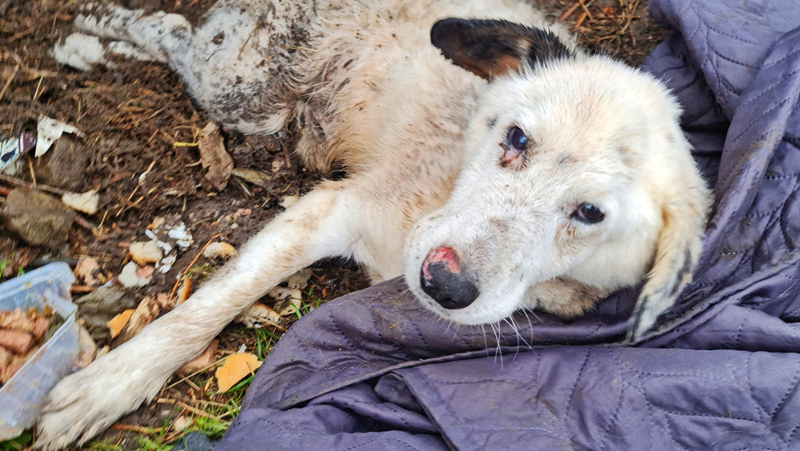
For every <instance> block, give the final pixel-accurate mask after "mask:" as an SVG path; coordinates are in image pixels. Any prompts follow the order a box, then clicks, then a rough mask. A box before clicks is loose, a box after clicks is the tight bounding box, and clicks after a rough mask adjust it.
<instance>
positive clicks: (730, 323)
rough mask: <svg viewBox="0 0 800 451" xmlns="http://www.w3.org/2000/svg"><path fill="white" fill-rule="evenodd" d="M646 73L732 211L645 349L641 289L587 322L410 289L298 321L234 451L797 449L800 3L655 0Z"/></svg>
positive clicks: (713, 230)
mask: <svg viewBox="0 0 800 451" xmlns="http://www.w3.org/2000/svg"><path fill="white" fill-rule="evenodd" d="M650 9H651V14H652V15H653V16H654V17H655V18H656V19H657V20H658V21H659V22H660V23H662V24H664V25H666V26H670V27H672V28H673V29H674V30H675V31H676V33H675V35H674V36H673V37H672V38H670V39H669V40H667V41H666V42H664V43H662V44H661V45H659V46H658V48H656V50H655V51H654V52H653V54H652V55H650V57H649V59H648V60H647V61H646V62H645V65H644V70H647V71H650V72H652V73H653V74H655V75H657V76H658V77H660V78H661V79H663V80H664V81H665V82H666V83H667V84H668V85H669V86H670V87H671V88H672V89H673V91H674V92H675V93H676V94H677V95H678V97H679V98H680V101H681V103H682V105H683V107H684V109H685V113H684V116H683V119H682V122H683V126H684V129H685V131H686V132H687V133H688V134H689V135H690V137H691V140H692V143H693V144H694V146H695V148H696V150H697V154H696V156H697V161H698V162H699V164H700V165H701V167H702V168H703V172H704V174H705V175H706V177H707V180H708V181H709V184H710V185H711V186H714V187H715V194H716V198H715V208H714V211H713V216H712V219H711V221H710V222H709V227H708V232H707V236H706V238H705V250H704V254H703V257H702V259H701V262H700V264H699V267H698V269H697V270H696V271H695V274H694V283H693V284H692V285H690V286H689V287H688V288H687V289H686V290H685V291H684V293H683V295H682V297H681V301H680V303H679V305H677V306H676V308H675V309H674V310H673V311H672V312H670V313H669V314H668V315H666V317H664V318H662V320H661V321H660V322H659V324H660V326H659V327H658V328H657V329H655V330H653V331H651V332H650V333H649V334H648V335H646V336H645V337H643V339H642V340H641V341H640V342H639V343H636V346H631V345H630V344H623V343H622V340H623V337H624V332H625V323H626V321H627V319H628V316H629V314H630V312H631V310H632V307H633V303H634V301H635V298H636V297H635V294H636V290H635V289H629V290H624V291H621V292H618V293H616V294H614V295H613V296H611V297H610V298H609V299H607V300H605V301H603V302H602V303H600V304H599V305H598V306H597V308H596V309H595V310H594V311H593V312H591V313H589V314H587V315H585V316H583V317H580V318H578V319H575V320H574V321H572V322H569V323H565V322H564V321H562V320H559V319H557V318H554V317H551V316H548V315H546V314H540V313H539V314H536V315H530V314H529V315H527V316H526V315H524V314H520V315H518V316H516V317H515V318H513V320H509V321H508V322H507V323H505V324H501V325H500V326H496V327H494V328H490V327H488V326H487V327H486V328H481V327H464V326H462V327H460V328H457V329H455V328H454V327H453V326H448V324H446V323H444V322H443V321H442V320H439V319H437V318H435V317H433V316H432V315H431V314H429V313H428V312H426V311H424V310H423V309H422V308H421V307H420V306H419V305H418V303H417V302H416V301H415V300H414V299H413V298H412V297H411V296H410V295H409V294H408V293H407V291H406V290H405V286H404V285H403V282H402V281H400V280H394V281H389V282H387V283H384V284H381V285H378V286H375V287H372V288H370V289H368V290H364V291H361V292H358V293H354V294H351V295H349V296H345V297H343V298H340V299H338V300H335V301H332V302H330V303H328V304H326V305H324V306H322V307H320V308H319V309H317V310H315V311H314V312H312V313H311V314H310V315H308V316H306V317H305V318H303V319H302V320H301V321H299V322H298V323H297V324H296V325H295V326H294V327H292V328H291V329H290V330H289V332H287V333H286V335H285V336H284V337H283V339H282V340H281V341H280V343H279V344H278V345H277V346H276V347H275V349H274V350H273V351H272V353H271V354H270V355H269V358H267V360H266V361H265V362H264V365H263V366H262V367H261V369H260V370H259V372H258V374H257V375H256V378H255V381H254V382H253V384H252V386H251V387H250V390H249V392H248V394H247V397H246V399H245V402H244V406H243V409H242V412H241V414H240V415H239V417H238V418H237V419H236V421H235V422H234V424H233V425H232V426H231V428H230V430H229V431H228V432H227V434H226V435H225V437H224V438H223V439H222V441H221V442H220V443H219V444H218V448H217V449H219V450H231V451H249V450H254V451H255V450H284V449H285V450H293V451H299V450H314V451H321V450H326V451H327V450H395V449H396V450H447V449H456V450H494V449H501V450H504V451H514V450H548V451H549V450H554V449H574V450H583V449H591V450H601V449H608V450H628V449H632V450H633V449H635V450H651V449H680V450H718V449H719V450H721V449H725V450H790V449H795V450H796V449H800V386H798V383H800V326H798V323H797V321H798V320H799V319H800V250H798V245H799V244H800V103H799V102H798V97H799V96H800V28H798V27H800V2H798V1H796V0H772V1H770V0H651V1H650Z"/></svg>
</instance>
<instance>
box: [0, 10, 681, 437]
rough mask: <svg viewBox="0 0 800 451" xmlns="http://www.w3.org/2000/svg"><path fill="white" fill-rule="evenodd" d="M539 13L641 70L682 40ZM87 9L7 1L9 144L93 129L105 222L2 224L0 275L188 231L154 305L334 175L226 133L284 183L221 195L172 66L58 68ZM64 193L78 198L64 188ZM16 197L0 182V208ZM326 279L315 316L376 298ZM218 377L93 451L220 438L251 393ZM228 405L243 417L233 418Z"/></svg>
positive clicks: (2, 75)
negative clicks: (33, 228) (45, 232)
mask: <svg viewBox="0 0 800 451" xmlns="http://www.w3.org/2000/svg"><path fill="white" fill-rule="evenodd" d="M530 1H531V2H532V3H533V4H535V5H537V6H538V7H539V8H540V9H542V10H543V11H546V12H547V14H548V16H549V17H551V18H552V20H562V21H563V22H564V23H565V24H567V25H568V26H569V27H570V28H571V29H572V30H573V31H575V32H576V33H577V34H578V35H579V36H580V39H581V42H582V43H583V44H584V45H586V46H588V47H589V48H591V49H592V50H594V51H597V52H604V53H608V54H611V55H614V56H616V57H618V58H621V59H623V60H625V61H627V62H629V63H630V64H633V65H639V64H641V62H642V61H643V60H644V58H645V56H646V55H647V54H648V53H649V52H650V51H651V50H652V49H653V47H654V46H655V44H656V43H657V42H659V41H661V40H663V39H664V38H665V37H666V36H667V35H668V32H667V31H665V30H662V29H660V28H659V27H658V26H657V25H655V24H654V23H653V22H652V20H651V19H650V18H649V16H648V15H647V0H580V1H575V0H563V1H562V0H530ZM120 3H122V4H123V5H124V6H126V7H129V8H143V9H146V10H148V11H156V10H164V11H167V12H171V13H178V14H182V15H184V16H186V17H187V18H188V19H189V21H191V22H192V23H193V24H198V23H200V21H201V18H202V15H203V14H204V12H205V11H206V10H207V9H208V8H209V7H210V6H211V5H212V4H213V0H127V1H126V0H122V1H121V2H120ZM75 6H76V3H75V2H74V1H72V0H68V1H62V0H0V138H2V137H3V136H5V137H11V136H14V135H15V134H16V133H18V132H19V131H20V130H22V129H25V128H26V127H30V126H31V124H35V123H36V120H37V118H38V117H39V116H40V115H44V116H49V117H52V118H55V119H58V120H61V121H64V122H66V123H68V124H71V125H74V126H76V127H77V128H79V129H80V130H81V131H82V132H83V133H84V135H85V136H84V137H83V139H82V140H78V141H79V155H77V156H76V161H78V162H79V166H77V169H73V170H72V171H71V173H72V177H71V178H72V180H71V181H69V183H68V184H71V186H70V187H69V188H68V189H70V190H71V191H76V192H83V191H86V190H89V189H96V190H98V192H99V193H100V199H101V200H100V209H99V211H98V213H96V214H94V215H91V216H87V215H81V219H82V220H81V221H79V222H80V224H76V225H75V226H73V228H72V229H71V231H70V234H69V242H68V244H67V245H64V246H61V247H58V248H55V249H48V248H32V247H29V246H28V245H26V243H24V242H22V241H21V240H18V239H17V238H16V237H14V236H11V234H10V233H9V232H8V230H7V229H6V228H4V227H3V226H2V225H0V262H2V261H7V262H8V263H7V264H6V270H5V271H4V272H3V276H0V277H4V278H5V279H7V278H9V277H13V276H15V275H17V274H19V273H21V272H24V271H29V270H31V269H33V268H35V267H37V266H41V265H42V264H46V263H48V262H51V261H67V262H69V263H71V264H73V265H74V263H75V262H77V261H78V260H79V259H81V258H84V257H87V256H91V257H93V258H95V259H96V260H97V261H98V262H100V264H101V265H102V267H103V269H104V270H105V271H106V272H107V273H108V274H119V271H120V269H121V267H122V266H123V264H124V263H125V262H126V255H127V246H128V245H129V244H130V243H131V242H133V241H137V240H139V241H144V240H146V238H145V237H144V235H143V232H144V230H145V229H146V228H147V226H148V225H149V224H151V223H152V222H153V220H154V219H155V218H157V217H167V218H170V217H171V218H178V219H180V220H182V221H184V222H185V223H186V225H187V226H188V228H189V229H190V230H191V233H192V234H193V236H194V244H193V245H192V247H190V248H189V249H187V250H186V251H184V252H182V253H181V254H179V258H178V260H177V262H176V263H175V265H174V266H173V269H172V270H171V271H170V272H168V273H167V274H160V273H157V275H156V276H155V278H154V280H153V282H152V283H151V284H149V285H148V286H146V287H145V288H142V289H140V290H138V291H136V293H135V295H136V296H137V298H138V299H141V298H143V297H144V296H152V295H155V294H157V293H164V292H169V291H170V290H171V288H172V286H173V284H174V283H175V280H176V276H177V275H178V274H180V273H181V272H182V271H184V270H185V269H187V268H188V267H189V265H190V263H191V262H192V260H193V259H194V258H195V257H196V256H197V255H198V253H199V252H200V250H201V248H202V247H203V245H204V244H205V243H207V242H208V241H209V240H210V239H211V238H212V237H213V236H215V235H217V234H220V236H221V239H223V240H225V241H227V242H229V243H231V244H233V245H234V246H235V247H237V248H238V247H240V246H241V245H242V244H244V242H245V241H246V240H247V239H248V238H249V237H250V236H251V235H253V234H254V233H256V232H257V231H258V230H259V228H260V226H261V225H262V224H264V223H265V222H266V221H268V220H269V219H270V218H272V217H274V216H275V215H276V214H278V213H280V212H281V211H283V208H282V207H281V206H280V202H281V200H282V199H283V198H284V197H285V196H289V195H297V194H299V195H302V194H303V193H305V192H308V191H309V190H310V189H311V188H312V187H313V186H314V185H315V184H316V183H317V182H318V181H319V180H321V178H322V175H321V174H317V173H314V172H311V171H307V170H306V169H304V168H302V167H301V166H300V165H299V163H298V161H297V159H296V158H295V157H293V156H292V152H291V150H292V148H293V146H294V142H295V136H294V134H293V133H292V131H291V130H287V131H285V132H284V133H282V134H280V135H276V136H243V135H240V134H237V133H235V132H232V131H229V130H223V135H224V137H225V145H226V148H227V150H228V152H229V153H230V155H231V157H232V158H233V162H234V166H235V167H236V168H252V169H258V170H261V171H264V172H266V173H269V174H271V175H272V179H271V182H270V184H269V185H268V186H266V187H259V186H254V185H251V184H248V183H246V182H244V181H241V180H238V179H236V178H233V179H231V182H230V183H229V184H228V187H227V188H226V189H224V190H222V191H220V192H217V191H216V190H215V189H213V188H212V186H211V185H210V184H209V183H208V182H206V181H205V180H204V179H203V172H204V171H203V169H202V168H201V167H200V165H199V163H198V162H199V156H198V152H197V147H196V146H193V144H194V143H196V142H197V134H198V132H199V130H200V129H202V128H203V127H204V126H205V125H206V124H207V123H208V122H209V118H208V116H207V115H206V114H205V113H204V112H203V111H201V110H198V109H196V108H195V106H194V105H193V104H192V101H191V100H190V99H189V98H188V97H187V95H186V94H185V93H184V90H183V82H182V81H181V79H180V78H179V77H178V76H177V75H175V74H173V73H172V72H170V70H169V69H168V68H167V67H165V66H163V65H160V64H156V63H140V62H127V61H119V62H118V63H117V65H118V67H117V68H116V69H113V70H112V69H103V68H97V69H94V70H92V71H89V72H80V71H76V70H73V69H71V68H68V67H62V66H59V65H57V64H56V62H55V61H54V59H53V58H52V56H51V54H50V52H51V49H52V47H53V45H54V44H55V43H56V42H58V41H59V40H63V39H64V38H65V37H66V36H68V35H69V34H70V33H71V32H73V31H74V29H73V27H72V24H71V22H72V19H73V17H74V13H75ZM64 164H67V163H64ZM46 165H47V162H46V161H45V162H43V161H35V160H33V159H32V158H31V161H25V164H24V168H23V170H22V171H21V172H20V173H19V174H18V175H16V176H15V177H17V178H19V179H22V180H25V181H28V182H34V181H37V182H38V183H42V180H47V181H50V180H52V177H48V174H47V172H48V169H47V168H46ZM145 173H146V175H144V176H143V174H145ZM34 177H37V180H34ZM45 183H47V182H45ZM50 183H51V184H53V185H57V184H59V183H60V184H61V185H62V186H61V187H64V184H63V183H61V182H59V183H55V182H50ZM11 188H13V186H12V185H11V184H9V183H8V182H7V181H6V182H4V181H3V180H0V205H2V203H3V202H4V201H5V196H7V195H8V192H9V190H10V189H11ZM248 211H249V213H248ZM237 212H238V214H237ZM242 213H245V214H242ZM234 218H235V219H234ZM220 264H221V263H220V262H218V261H212V260H207V259H205V258H204V257H200V258H199V259H198V260H197V262H196V263H195V264H194V267H196V269H197V270H196V271H193V272H194V279H195V281H196V282H202V280H203V278H204V277H206V276H207V275H208V274H209V273H211V272H213V270H214V268H216V267H218V266H219V265H220ZM0 271H2V270H0ZM313 274H314V275H313V277H312V278H311V279H310V283H309V285H308V286H307V287H306V288H305V290H304V301H305V303H306V304H307V306H310V307H313V306H314V305H318V304H319V303H320V302H325V301H328V300H330V299H333V298H335V297H337V296H340V295H342V294H344V293H347V292H351V291H354V290H357V289H361V288H364V287H366V286H367V279H366V277H365V276H364V274H363V273H362V272H361V271H360V270H359V268H358V267H357V266H355V265H353V264H352V263H348V262H322V263H320V264H318V265H316V266H315V267H314V271H313ZM5 279H4V280H5ZM77 291H80V290H77ZM77 295H78V294H77V293H76V296H77ZM267 303H268V304H270V305H272V304H273V302H272V301H267ZM298 316H299V315H298ZM296 318H297V316H293V317H292V318H285V319H284V322H283V323H282V325H283V326H284V327H288V326H290V325H291V323H292V322H293V320H294V319H296ZM273 334H274V335H273ZM280 334H281V331H280V330H279V329H277V328H273V329H271V330H270V335H269V337H268V339H266V341H264V335H263V334H257V333H254V331H253V330H250V329H245V328H243V327H242V326H231V327H229V328H227V329H226V330H225V331H224V332H223V334H222V335H221V337H220V348H219V349H220V351H219V352H218V357H220V356H224V355H227V354H230V353H232V352H235V351H236V350H238V349H239V348H240V346H241V345H242V344H244V345H245V346H247V348H248V349H249V350H254V349H256V348H257V347H258V346H259V345H264V346H267V347H269V346H271V345H272V344H274V342H275V341H276V340H277V339H278V337H279V336H280ZM259 340H261V342H260V341H259ZM104 344H105V343H99V345H100V346H103V345H104ZM212 374H213V372H212V371H207V372H205V373H201V374H199V375H196V376H194V377H192V378H191V379H190V380H189V381H183V382H180V381H179V380H178V379H175V380H173V381H171V382H170V383H169V384H168V386H170V385H172V386H171V387H170V388H168V389H165V390H164V391H163V392H162V393H161V394H160V395H159V396H158V397H157V399H158V400H159V401H157V402H154V403H152V404H151V405H149V406H144V407H142V408H141V409H139V410H138V411H137V412H135V413H133V414H131V415H129V416H128V417H126V418H123V419H122V420H120V422H119V424H118V425H116V426H115V427H114V428H112V429H111V430H109V431H108V432H106V433H104V434H103V435H101V436H100V437H99V438H98V439H97V440H96V441H95V442H92V443H90V444H89V445H86V447H89V448H92V449H113V450H119V449H125V450H129V449H155V448H159V449H160V448H169V447H170V446H171V445H172V444H173V443H174V441H175V440H177V439H178V438H179V437H180V436H181V435H182V434H183V431H181V430H179V429H178V428H176V427H174V426H173V420H174V419H175V418H177V417H178V416H181V415H184V416H189V417H191V418H194V419H195V421H194V424H195V428H196V429H199V430H202V431H204V432H206V433H209V434H211V435H219V434H220V433H221V431H222V429H224V426H225V425H226V424H227V423H228V422H229V421H230V420H231V417H232V416H233V415H235V413H236V409H237V408H238V402H239V401H240V399H241V393H243V391H244V390H243V389H241V390H238V391H237V392H236V393H234V394H219V393H217V392H216V387H215V383H214V382H213V378H212V377H211V376H212ZM176 381H178V383H175V382H176ZM186 406H189V408H187V407H186ZM209 406H216V407H219V409H216V410H214V409H210V408H209ZM225 406H228V407H230V409H232V410H230V409H228V410H229V411H226V408H228V407H225ZM198 412H200V413H198ZM209 412H213V413H209ZM201 418H205V419H211V420H213V421H215V422H216V421H219V424H221V425H222V426H220V427H218V428H217V429H214V428H213V427H199V426H198V421H197V419H201ZM215 424H216V423H215ZM206 426H207V425H206ZM191 429H192V428H188V429H186V430H191ZM211 429H214V430H211Z"/></svg>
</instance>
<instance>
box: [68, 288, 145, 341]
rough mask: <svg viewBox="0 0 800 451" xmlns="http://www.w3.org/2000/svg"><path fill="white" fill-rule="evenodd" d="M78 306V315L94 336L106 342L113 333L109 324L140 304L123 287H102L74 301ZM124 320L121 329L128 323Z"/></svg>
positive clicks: (97, 339)
mask: <svg viewBox="0 0 800 451" xmlns="http://www.w3.org/2000/svg"><path fill="white" fill-rule="evenodd" d="M73 302H74V303H75V304H76V305H77V306H78V315H79V316H80V318H81V319H82V320H83V321H84V322H85V324H86V328H87V329H88V330H89V334H91V336H92V338H93V339H95V340H96V341H98V342H101V343H102V342H106V341H108V339H109V338H111V335H110V333H109V330H108V324H109V322H111V321H112V320H113V319H114V318H115V317H116V316H117V315H119V314H120V313H122V312H124V311H126V310H131V313H133V309H135V308H136V306H137V305H138V304H139V302H138V301H137V300H136V298H135V297H134V295H133V294H132V293H129V292H128V291H126V290H125V289H124V288H121V287H114V286H109V287H100V288H98V289H97V290H96V291H94V292H92V293H89V294H87V295H86V296H82V297H80V298H78V299H75V301H73ZM127 322H128V321H127V319H126V320H125V321H124V323H123V324H122V326H120V328H119V330H122V327H123V326H124V325H125V324H127Z"/></svg>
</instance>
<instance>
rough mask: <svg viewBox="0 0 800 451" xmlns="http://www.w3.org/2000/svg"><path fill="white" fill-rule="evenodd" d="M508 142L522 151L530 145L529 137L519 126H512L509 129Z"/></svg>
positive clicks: (510, 145)
mask: <svg viewBox="0 0 800 451" xmlns="http://www.w3.org/2000/svg"><path fill="white" fill-rule="evenodd" d="M506 142H507V143H508V145H509V147H512V148H514V149H516V150H520V151H522V150H525V149H526V148H527V147H528V137H527V136H525V132H523V131H522V130H521V129H520V128H519V127H511V128H510V129H508V135H506Z"/></svg>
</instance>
